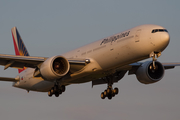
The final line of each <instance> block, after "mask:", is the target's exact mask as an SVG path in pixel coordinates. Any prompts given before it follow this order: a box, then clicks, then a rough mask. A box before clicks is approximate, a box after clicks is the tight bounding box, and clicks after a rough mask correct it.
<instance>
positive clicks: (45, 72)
mask: <svg viewBox="0 0 180 120" xmlns="http://www.w3.org/2000/svg"><path fill="white" fill-rule="evenodd" d="M69 68H70V65H69V62H68V60H67V59H66V58H64V57H62V56H53V57H50V58H48V59H47V60H46V61H44V62H43V63H42V65H41V66H40V69H39V70H40V73H41V75H42V77H43V78H44V79H46V80H54V79H59V78H61V77H62V76H64V75H66V74H67V73H68V72H69Z"/></svg>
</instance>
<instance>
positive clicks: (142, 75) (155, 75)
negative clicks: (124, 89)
mask: <svg viewBox="0 0 180 120" xmlns="http://www.w3.org/2000/svg"><path fill="white" fill-rule="evenodd" d="M155 66H156V67H155V69H153V62H152V61H147V62H145V63H143V64H142V65H141V66H140V67H139V68H138V69H137V71H136V77H137V79H138V81H139V82H141V83H143V84H151V83H155V82H158V81H159V80H161V79H162V78H163V76H164V66H163V65H162V64H161V63H160V62H158V61H156V62H155Z"/></svg>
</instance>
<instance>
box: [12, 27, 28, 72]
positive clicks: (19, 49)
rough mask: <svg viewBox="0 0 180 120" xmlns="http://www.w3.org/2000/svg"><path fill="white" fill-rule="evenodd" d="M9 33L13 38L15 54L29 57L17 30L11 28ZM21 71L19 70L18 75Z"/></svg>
mask: <svg viewBox="0 0 180 120" xmlns="http://www.w3.org/2000/svg"><path fill="white" fill-rule="evenodd" d="M11 32H12V37H13V43H14V49H15V54H16V55H20V56H29V53H28V51H27V49H26V46H25V45H24V43H23V40H22V38H21V36H20V34H19V32H18V30H17V28H16V27H13V28H12V29H11ZM24 69H25V68H24ZM24 69H23V70H24ZM23 70H21V69H19V73H20V72H22V71H23Z"/></svg>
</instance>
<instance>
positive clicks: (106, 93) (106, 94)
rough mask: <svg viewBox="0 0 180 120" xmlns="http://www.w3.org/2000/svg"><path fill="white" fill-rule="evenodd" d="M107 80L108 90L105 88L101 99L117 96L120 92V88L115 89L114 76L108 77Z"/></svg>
mask: <svg viewBox="0 0 180 120" xmlns="http://www.w3.org/2000/svg"><path fill="white" fill-rule="evenodd" d="M106 80H107V82H108V87H107V89H106V90H104V92H102V93H101V99H105V98H106V97H107V98H108V99H109V100H111V99H112V97H115V95H117V94H118V93H119V89H118V88H114V89H113V87H112V85H113V76H110V77H106Z"/></svg>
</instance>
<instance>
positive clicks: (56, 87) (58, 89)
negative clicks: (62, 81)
mask: <svg viewBox="0 0 180 120" xmlns="http://www.w3.org/2000/svg"><path fill="white" fill-rule="evenodd" d="M65 90H66V87H65V86H64V85H62V86H59V85H58V84H55V85H54V87H52V88H51V89H50V90H49V92H48V96H49V97H51V96H52V95H53V94H54V95H55V96H56V97H59V95H60V94H62V93H63V92H65Z"/></svg>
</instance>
